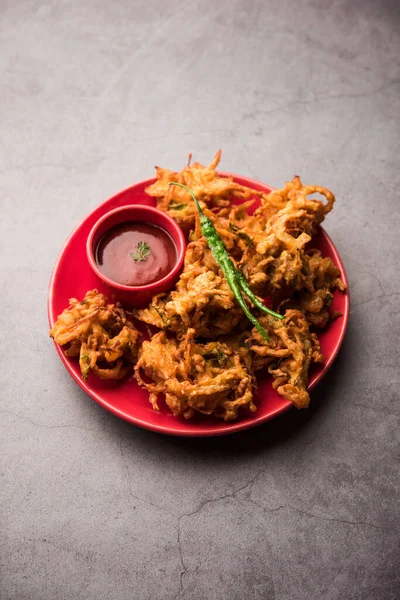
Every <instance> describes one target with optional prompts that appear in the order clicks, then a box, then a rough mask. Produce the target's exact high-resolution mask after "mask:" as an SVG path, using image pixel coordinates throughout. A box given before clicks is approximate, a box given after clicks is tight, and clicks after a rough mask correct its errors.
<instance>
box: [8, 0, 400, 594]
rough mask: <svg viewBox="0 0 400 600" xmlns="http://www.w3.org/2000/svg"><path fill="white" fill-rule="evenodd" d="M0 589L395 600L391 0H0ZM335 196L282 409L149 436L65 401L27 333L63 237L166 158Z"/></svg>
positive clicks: (42, 304)
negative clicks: (298, 408)
mask: <svg viewBox="0 0 400 600" xmlns="http://www.w3.org/2000/svg"><path fill="white" fill-rule="evenodd" d="M0 11H1V19H0V34H1V36H0V73H1V78H0V87H1V94H0V110H1V123H2V125H1V145H0V206H1V213H0V215H1V216H0V223H1V235H0V248H1V257H2V258H1V299H0V303H1V307H0V315H1V342H0V360H1V364H2V367H3V368H2V378H1V380H2V381H1V391H0V395H1V401H0V414H1V420H0V430H1V450H0V536H1V537H0V598H1V600H71V599H79V600H80V599H85V600H86V599H87V600H105V599H111V600H132V599H135V600H147V599H149V600H174V599H176V600H182V599H184V600H203V599H207V600H208V599H210V600H214V599H215V600H217V599H218V600H252V599H254V600H261V599H262V600H273V599H275V600H314V599H324V600H325V599H327V600H336V599H338V598H340V599H345V600H395V599H398V598H400V576H399V562H400V552H399V529H400V523H399V518H398V504H399V415H400V409H399V386H400V379H399V353H398V348H399V320H400V319H399V298H400V295H399V294H400V290H399V285H400V284H399V271H398V253H399V249H400V248H399V230H400V210H399V190H400V175H399V154H400V135H399V134H400V127H399V118H400V110H399V92H400V36H399V32H400V8H399V3H398V2H396V1H393V2H380V1H378V0H376V1H375V2H373V1H368V0H365V1H361V0H357V1H350V0H349V1H348V2H345V1H343V0H338V1H336V2H332V0H329V1H328V0H308V1H307V2H296V1H295V0H286V1H281V2H272V1H264V2H263V1H261V0H259V1H253V2H250V1H249V2H245V1H244V0H241V1H240V0H234V1H231V2H229V1H228V0H224V1H223V0H220V1H219V2H211V1H206V2H198V1H195V0H194V1H191V2H183V1H181V2H176V1H170V2H162V1H147V2H139V1H133V2H132V1H129V0H124V1H123V0H113V1H112V2H106V1H105V0H103V1H97V2H96V1H95V0H87V1H85V2H80V1H78V0H72V1H62V0H60V1H59V2H57V1H51V0H26V1H17V0H16V1H14V0H2V1H0ZM219 147H222V148H223V151H224V154H223V161H222V164H221V168H222V169H223V170H226V171H233V172H237V173H242V174H244V175H250V176H254V177H255V178H257V179H261V180H264V181H266V182H267V183H270V184H271V185H275V186H281V185H282V184H283V182H284V181H285V180H286V179H288V178H291V177H292V176H293V175H294V174H295V173H299V174H301V175H302V177H303V179H304V180H305V181H306V182H310V183H321V184H322V185H325V186H328V187H330V188H332V189H333V190H334V191H335V193H336V194H337V199H338V201H337V205H336V208H335V210H334V213H333V214H332V215H331V216H330V217H329V219H328V222H327V230H328V232H329V233H330V234H331V236H332V237H333V239H334V241H335V243H336V244H337V247H338V249H339V251H340V253H341V255H342V257H343V259H344V261H345V265H346V267H347V270H348V275H349V279H350V285H351V293H352V311H351V319H350V324H349V329H348V333H347V337H346V339H345V343H344V346H343V350H342V351H341V353H340V356H339V358H338V360H337V362H336V364H335V366H334V367H333V368H332V370H331V372H330V373H329V375H328V376H327V377H326V380H325V381H324V382H323V383H322V384H321V385H320V386H319V387H318V389H316V390H315V393H313V405H312V408H311V409H310V410H309V411H308V412H295V411H294V410H293V411H290V412H289V413H287V414H286V415H285V416H283V417H282V418H279V419H276V420H275V421H273V422H270V423H269V424H266V425H265V426H263V427H260V428H258V429H255V430H250V431H248V432H246V433H243V434H241V435H237V436H233V437H230V438H219V439H203V440H197V441H196V440H184V439H175V438H168V437H162V436H159V435H156V434H152V433H150V432H147V431H142V430H140V429H137V428H135V427H133V426H129V425H128V424H126V423H124V422H122V421H119V420H117V419H116V418H114V417H113V416H111V415H110V414H108V413H107V412H105V411H104V410H103V409H102V408H100V407H99V406H97V405H96V404H95V403H94V402H93V401H91V400H90V399H89V398H88V397H86V396H85V395H84V393H83V392H82V391H81V390H80V389H79V388H78V387H77V386H76V384H75V383H74V382H73V381H72V380H71V379H70V377H69V376H68V374H67V373H66V371H65V370H64V368H63V366H62V364H61V362H60V360H59V358H58V356H57V355H56V352H55V351H54V348H53V345H52V344H51V343H50V341H49V340H48V338H47V317H46V296H47V285H48V280H49V277H50V272H51V269H52V266H53V263H54V261H55V258H56V255H57V253H58V251H59V249H60V247H61V245H62V243H63V241H64V239H65V238H66V236H67V235H68V234H69V232H70V231H71V229H72V228H73V227H74V226H75V225H76V224H77V223H78V222H79V221H80V219H81V218H82V217H83V216H84V215H85V214H86V213H88V212H89V211H90V210H91V209H92V208H93V207H94V206H96V205H97V204H98V203H99V202H101V201H102V200H105V199H106V198H107V197H109V196H110V195H112V194H113V193H115V192H116V191H118V190H120V189H122V188H124V187H126V186H128V185H129V184H131V183H133V182H135V181H137V180H139V179H143V178H146V177H150V176H152V174H153V168H152V167H153V165H154V164H155V163H157V164H161V165H165V166H169V167H172V168H177V169H178V168H180V167H181V166H183V164H184V162H185V160H186V156H187V153H188V152H189V151H192V152H193V153H194V155H195V158H196V159H198V160H200V161H204V162H207V161H208V160H209V159H210V157H211V156H212V155H213V153H214V152H215V150H216V149H217V148H219Z"/></svg>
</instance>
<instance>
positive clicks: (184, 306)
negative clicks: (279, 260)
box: [138, 237, 243, 339]
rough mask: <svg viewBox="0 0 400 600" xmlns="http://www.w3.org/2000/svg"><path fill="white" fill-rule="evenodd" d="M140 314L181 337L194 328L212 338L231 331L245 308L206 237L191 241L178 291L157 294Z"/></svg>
mask: <svg viewBox="0 0 400 600" xmlns="http://www.w3.org/2000/svg"><path fill="white" fill-rule="evenodd" d="M138 318H139V319H140V320H142V321H144V322H145V323H147V324H149V325H154V326H156V327H159V328H160V329H168V330H169V331H173V332H175V333H177V334H178V335H179V337H182V335H184V334H185V332H186V331H187V329H188V328H191V329H194V331H195V335H196V337H203V338H207V339H209V338H214V337H217V336H220V335H226V334H228V333H231V331H232V330H233V329H234V327H236V325H238V323H239V322H240V320H241V319H242V318H243V312H242V310H241V308H240V307H239V306H238V305H237V303H236V301H235V299H234V297H233V294H232V291H231V289H230V287H229V285H228V283H227V281H226V279H225V278H224V276H223V274H222V272H221V271H220V269H219V267H218V265H217V263H216V262H215V260H214V258H213V256H212V254H211V251H210V249H209V248H208V246H207V242H206V241H205V239H204V238H203V237H202V238H200V239H198V240H197V241H194V242H191V243H190V244H189V245H188V247H187V250H186V257H185V265H184V270H183V272H182V274H181V277H180V279H179V281H178V283H177V285H176V289H175V291H173V292H171V293H169V294H161V295H159V296H154V298H153V300H152V303H151V305H150V306H149V308H147V309H144V310H141V311H139V312H138Z"/></svg>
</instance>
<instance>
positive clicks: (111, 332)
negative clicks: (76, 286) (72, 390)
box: [50, 290, 139, 379]
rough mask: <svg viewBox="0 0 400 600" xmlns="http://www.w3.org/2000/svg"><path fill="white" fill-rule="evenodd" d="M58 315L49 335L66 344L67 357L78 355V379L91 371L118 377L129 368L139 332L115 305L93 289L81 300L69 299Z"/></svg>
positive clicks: (106, 377)
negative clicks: (79, 371) (79, 373)
mask: <svg viewBox="0 0 400 600" xmlns="http://www.w3.org/2000/svg"><path fill="white" fill-rule="evenodd" d="M69 304H70V306H69V308H67V309H65V310H64V311H63V312H62V314H61V315H59V317H58V319H57V321H56V322H55V324H54V327H53V328H52V329H51V331H50V337H52V338H53V339H54V341H55V342H56V343H57V344H59V345H60V346H65V345H66V344H70V346H69V348H68V349H67V350H66V351H65V354H66V355H67V356H79V366H80V369H81V373H82V378H83V379H87V377H88V375H89V373H90V371H93V372H94V373H95V374H96V375H97V376H98V377H100V378H101V379H121V378H122V377H124V375H126V374H127V373H128V372H130V371H132V369H133V363H134V362H135V360H136V358H137V350H138V346H137V342H138V337H139V333H138V331H137V330H136V328H135V327H134V326H133V324H132V323H131V322H130V321H129V320H127V317H126V313H125V311H124V310H123V309H122V308H121V307H120V306H118V305H115V304H107V298H106V297H105V296H103V294H99V293H98V291H97V290H92V291H89V292H87V293H86V295H85V297H84V298H83V300H82V301H79V300H77V299H76V298H71V299H70V301H69Z"/></svg>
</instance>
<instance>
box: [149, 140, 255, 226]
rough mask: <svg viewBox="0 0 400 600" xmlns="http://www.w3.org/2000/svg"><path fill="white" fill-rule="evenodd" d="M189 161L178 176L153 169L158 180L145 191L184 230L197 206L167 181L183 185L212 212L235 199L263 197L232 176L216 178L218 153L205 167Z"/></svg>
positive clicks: (183, 192) (183, 191) (193, 215)
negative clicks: (212, 209)
mask: <svg viewBox="0 0 400 600" xmlns="http://www.w3.org/2000/svg"><path fill="white" fill-rule="evenodd" d="M190 160H191V155H189V161H188V164H187V166H186V167H185V168H184V169H183V170H182V171H180V172H179V173H175V172H174V171H169V170H168V169H162V168H161V167H156V178H157V181H156V182H155V183H153V184H152V185H150V186H148V187H147V188H146V190H145V191H146V193H147V194H148V195H149V196H152V197H154V198H156V199H157V208H159V209H160V210H162V211H164V212H166V213H167V214H169V215H170V216H171V217H173V218H174V219H175V220H176V221H177V222H178V223H179V225H180V226H181V227H182V229H184V230H185V231H188V230H189V229H190V228H193V227H194V224H195V219H196V215H197V211H196V207H195V204H194V202H193V200H192V198H191V197H190V196H189V194H188V193H187V192H186V191H185V190H183V189H182V188H176V187H172V186H170V185H169V183H170V182H177V183H183V184H184V185H186V186H188V187H189V188H190V189H191V190H192V191H193V192H194V194H195V195H196V196H197V198H198V199H199V200H201V201H202V202H204V203H205V204H206V206H208V207H209V208H215V209H220V208H223V207H228V206H230V203H231V200H232V198H234V197H236V198H249V197H250V196H261V195H263V194H262V193H261V192H257V191H255V190H252V189H250V188H247V187H246V186H243V185H240V184H239V183H236V182H235V181H233V177H220V175H218V173H217V171H216V170H215V169H216V168H217V166H218V164H219V161H220V160H221V150H218V152H217V153H216V154H215V156H214V159H213V160H212V162H211V163H210V164H209V165H208V166H204V165H202V164H200V163H197V162H196V163H193V164H192V165H191V164H190Z"/></svg>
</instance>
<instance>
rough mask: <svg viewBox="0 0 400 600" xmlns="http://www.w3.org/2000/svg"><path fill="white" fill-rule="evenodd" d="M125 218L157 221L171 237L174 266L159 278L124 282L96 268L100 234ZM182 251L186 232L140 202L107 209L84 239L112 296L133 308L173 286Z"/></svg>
mask: <svg viewBox="0 0 400 600" xmlns="http://www.w3.org/2000/svg"><path fill="white" fill-rule="evenodd" d="M128 221H140V222H144V223H149V224H151V225H156V226H157V227H160V228H161V229H164V231H166V232H167V233H168V234H169V235H170V236H171V238H172V240H173V241H174V243H175V246H176V250H177V259H176V263H175V265H174V267H173V269H172V270H171V271H170V272H169V273H168V274H167V275H165V277H163V278H162V279H160V280H158V281H154V282H152V283H149V284H147V285H140V286H132V285H124V284H121V283H118V282H117V281H114V280H113V279H110V278H109V277H107V275H105V274H104V273H103V272H102V271H101V269H100V268H99V266H98V264H97V262H96V258H95V255H96V249H97V246H98V244H99V242H100V240H101V238H102V237H103V236H104V235H105V234H106V233H107V232H108V231H110V229H112V228H113V227H115V226H116V225H121V224H122V223H126V222H128ZM185 251H186V241H185V236H184V235H183V232H182V230H181V228H180V227H179V225H178V224H177V223H176V222H175V221H174V220H173V219H171V217H169V216H168V215H166V214H165V213H163V212H161V211H160V210H158V209H157V208H153V207H151V206H143V205H140V204H130V205H128V206H122V207H120V208H115V209H114V210H111V211H110V212H108V213H106V214H105V215H104V216H103V217H101V218H100V219H99V220H98V221H97V222H96V223H95V225H94V226H93V227H92V229H91V231H90V233H89V236H88V238H87V243H86V254H87V258H88V261H89V265H90V266H91V268H92V269H93V271H94V272H95V274H96V275H97V277H99V278H100V279H101V280H102V281H103V282H104V283H105V284H106V286H107V287H108V288H109V289H110V292H111V294H110V295H111V297H113V298H115V299H116V300H118V301H120V302H123V303H124V304H126V305H128V306H130V307H135V308H142V307H144V306H147V305H148V304H149V302H150V301H151V299H152V297H153V296H154V295H155V294H161V293H162V292H168V291H169V290H170V289H172V288H173V287H174V285H175V283H176V282H177V280H178V277H179V275H180V273H181V270H182V267H183V261H184V259H185Z"/></svg>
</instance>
